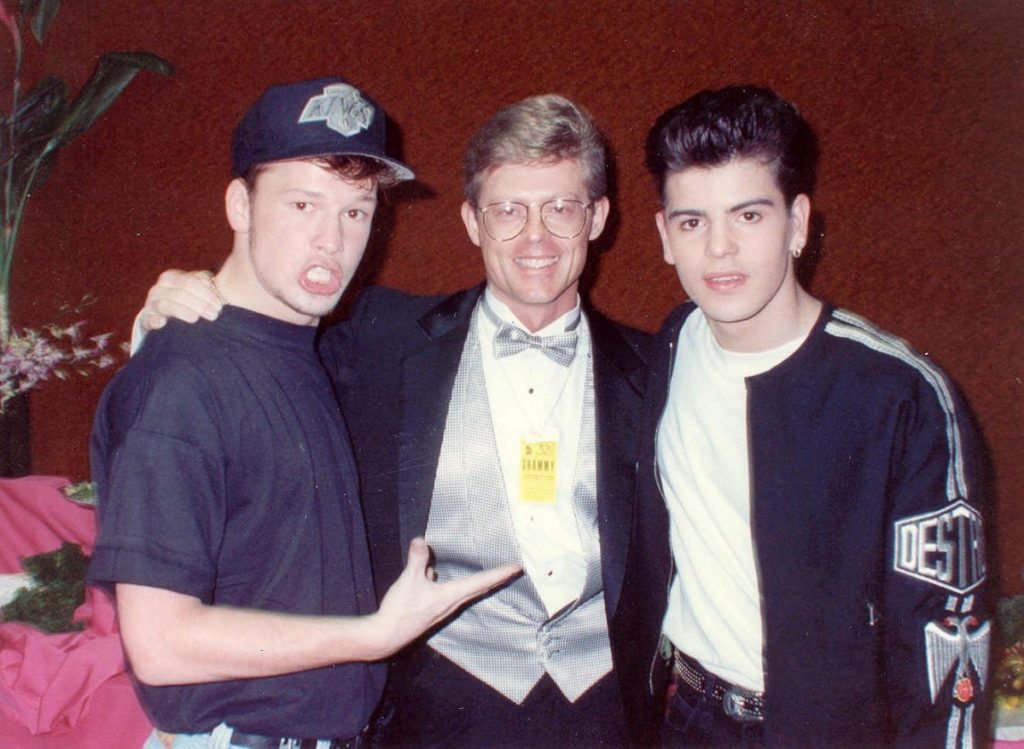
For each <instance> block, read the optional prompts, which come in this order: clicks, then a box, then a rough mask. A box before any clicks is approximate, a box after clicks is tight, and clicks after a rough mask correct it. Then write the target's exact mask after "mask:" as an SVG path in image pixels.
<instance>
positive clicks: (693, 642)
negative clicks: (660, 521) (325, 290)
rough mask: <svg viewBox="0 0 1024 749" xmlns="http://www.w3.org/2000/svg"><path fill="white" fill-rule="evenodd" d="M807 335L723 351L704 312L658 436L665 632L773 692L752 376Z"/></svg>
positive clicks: (729, 675)
mask: <svg viewBox="0 0 1024 749" xmlns="http://www.w3.org/2000/svg"><path fill="white" fill-rule="evenodd" d="M804 338H806V335H805V336H802V337H800V338H798V339H796V340H794V341H790V342H788V343H786V344H783V345H782V346H779V347H778V348H774V349H771V350H769V351H763V352H757V353H736V352H731V351H726V350H724V349H722V348H721V347H720V346H719V345H718V343H717V341H716V340H715V338H714V335H713V334H712V332H711V329H710V328H709V327H708V324H707V320H706V319H705V317H704V314H703V312H701V311H700V310H699V309H698V310H695V311H694V312H693V313H692V314H690V316H689V317H688V318H687V319H686V322H685V323H684V325H683V328H682V330H681V331H680V332H679V341H678V349H677V355H676V359H675V366H674V368H673V370H672V378H671V381H670V384H669V391H668V400H667V402H666V406H665V412H664V414H663V415H662V417H661V423H660V424H659V427H658V435H657V461H658V473H659V477H660V480H661V486H662V492H663V494H664V496H665V501H666V504H667V505H668V509H669V517H670V525H671V543H672V555H673V559H674V561H675V567H676V574H675V576H674V578H673V580H672V584H671V587H670V589H669V603H668V610H667V611H666V614H665V621H664V625H663V626H664V632H665V634H666V635H667V636H668V637H669V639H670V640H671V641H672V643H673V644H674V645H675V646H676V647H677V648H678V649H679V650H681V651H683V652H684V653H686V654H687V655H689V656H690V657H692V658H694V659H696V660H697V661H699V662H700V663H701V664H702V665H703V666H704V668H706V669H707V670H708V671H710V672H711V673H713V674H716V675H718V676H720V677H722V678H723V679H726V680H727V681H730V682H732V683H733V684H737V685H739V686H741V687H746V688H747V689H752V690H754V691H757V692H760V691H763V690H764V667H763V661H762V644H763V626H762V618H761V597H760V591H759V588H758V577H757V569H756V563H755V560H754V548H753V541H752V537H751V529H750V470H749V462H748V458H747V456H748V450H747V390H746V382H745V378H746V377H750V376H752V375H755V374H760V373H762V372H766V371H768V370H769V369H771V368H773V367H775V366H777V365H778V364H779V363H780V362H782V361H784V360H785V359H786V358H788V357H789V356H790V355H791V354H792V353H793V352H794V351H796V350H797V349H798V348H799V347H800V345H801V344H802V343H803V341H804Z"/></svg>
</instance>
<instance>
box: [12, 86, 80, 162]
mask: <svg viewBox="0 0 1024 749" xmlns="http://www.w3.org/2000/svg"><path fill="white" fill-rule="evenodd" d="M66 97H67V86H65V85H64V81H62V80H61V79H60V78H57V77H56V76H52V75H50V76H46V77H44V78H41V79H40V80H39V81H38V82H37V83H36V85H34V86H33V87H32V90H31V91H29V92H28V93H27V94H26V95H25V98H24V99H22V100H21V103H20V104H19V106H18V111H17V112H16V113H15V115H14V147H15V148H21V145H22V143H31V142H32V141H33V140H38V139H39V138H48V137H49V136H50V135H51V134H52V133H53V132H54V131H55V130H56V129H57V128H58V127H59V126H60V123H61V122H62V121H63V120H64V117H65V115H66V114H67V108H68V106H67V98H66Z"/></svg>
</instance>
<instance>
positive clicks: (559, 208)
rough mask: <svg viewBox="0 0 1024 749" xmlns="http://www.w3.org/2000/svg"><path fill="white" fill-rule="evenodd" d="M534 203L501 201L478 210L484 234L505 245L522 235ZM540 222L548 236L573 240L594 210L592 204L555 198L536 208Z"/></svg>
mask: <svg viewBox="0 0 1024 749" xmlns="http://www.w3.org/2000/svg"><path fill="white" fill-rule="evenodd" d="M535 205H538V204H537V203H530V204H528V205H527V204H526V203H518V202H516V201H513V200H504V201H501V202H499V203H489V204H487V205H485V206H484V207H483V208H478V209H477V211H478V212H479V213H480V217H481V219H482V221H483V225H484V231H486V232H487V234H488V236H490V237H491V239H494V240H497V241H498V242H507V241H509V240H510V239H515V238H516V237H518V236H519V235H520V234H522V233H523V229H525V228H526V224H527V223H528V222H529V220H530V209H531V208H532V207H533V206H535ZM539 207H540V220H541V223H542V224H544V228H545V229H547V230H548V231H549V232H550V233H551V235H552V236H555V237H559V238H560V239H573V238H574V237H577V236H579V234H580V232H582V231H583V228H584V227H585V226H586V225H587V211H588V210H590V209H591V208H593V207H594V204H593V203H584V202H583V201H580V200H570V199H567V198H555V199H554V200H548V201H545V202H543V203H541V204H540V205H539Z"/></svg>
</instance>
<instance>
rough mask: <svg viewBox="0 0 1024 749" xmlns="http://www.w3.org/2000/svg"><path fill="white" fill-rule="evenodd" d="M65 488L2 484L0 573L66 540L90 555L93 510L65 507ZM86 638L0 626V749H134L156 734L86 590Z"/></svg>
mask: <svg viewBox="0 0 1024 749" xmlns="http://www.w3.org/2000/svg"><path fill="white" fill-rule="evenodd" d="M67 484H68V481H67V480H66V479H63V478H56V477H48V476H30V477H26V478H22V479H0V572H2V573H9V572H19V571H20V569H21V566H20V560H21V558H22V557H25V556H30V555H32V554H37V553H39V552H43V551H51V550H53V549H56V548H58V547H59V546H60V545H61V543H62V542H64V541H72V542H74V543H77V544H80V545H81V546H82V549H83V551H85V553H86V554H89V553H90V552H91V551H92V546H93V543H94V540H95V537H96V518H95V513H94V511H93V510H92V509H91V508H88V507H80V506H78V505H76V504H74V503H73V502H70V501H68V500H67V499H65V498H64V496H63V495H62V494H61V493H60V491H59V489H60V488H61V487H63V486H66V485H67ZM75 619H76V620H79V621H83V622H85V623H86V628H85V630H84V631H82V632H74V633H68V634H59V635H47V634H44V633H42V632H40V631H38V630H36V629H34V628H32V627H29V626H27V625H24V624H20V623H17V622H10V623H7V624H0V747H3V749H51V748H53V749H56V748H57V747H61V748H62V749H63V748H65V747H66V748H69V749H70V747H75V749H79V748H81V749H109V748H110V747H119V748H120V747H128V748H130V747H139V746H141V745H142V743H143V741H144V740H145V737H146V736H147V735H148V734H149V732H150V731H151V730H152V727H151V725H150V723H149V720H148V719H147V718H146V716H145V714H144V713H143V711H142V708H141V707H140V706H139V703H138V701H137V699H136V698H135V693H134V691H133V690H132V686H131V683H130V681H129V679H128V675H127V674H126V673H125V670H124V659H123V657H122V653H121V642H120V637H119V636H118V633H117V624H116V622H115V619H114V609H113V606H112V605H111V602H110V600H109V598H108V597H107V596H106V595H105V594H104V593H102V592H101V591H99V590H98V589H95V588H88V589H87V591H86V600H85V603H84V604H82V606H80V607H79V608H78V610H77V611H76V612H75Z"/></svg>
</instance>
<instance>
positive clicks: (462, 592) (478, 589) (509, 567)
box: [444, 564, 523, 602]
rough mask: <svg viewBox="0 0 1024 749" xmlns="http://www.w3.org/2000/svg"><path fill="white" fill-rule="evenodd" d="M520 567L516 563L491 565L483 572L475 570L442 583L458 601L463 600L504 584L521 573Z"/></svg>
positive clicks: (476, 596)
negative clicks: (472, 572) (470, 573)
mask: <svg viewBox="0 0 1024 749" xmlns="http://www.w3.org/2000/svg"><path fill="white" fill-rule="evenodd" d="M522 572H523V569H522V567H520V566H519V565H518V564H503V565H501V566H500V567H492V568H491V569H489V570H484V571H483V572H477V573H474V574H472V575H469V576H468V577H462V578H459V579H458V580H452V581H451V582H448V583H444V586H445V587H446V588H449V589H450V590H451V592H452V594H453V595H454V596H455V597H456V598H457V599H458V600H460V601H462V602H465V601H469V600H472V599H474V598H479V597H480V596H482V595H484V594H485V593H488V592H490V591H492V590H494V589H495V588H497V587H499V586H501V585H504V584H505V583H507V582H508V581H509V580H511V579H512V578H514V577H517V576H519V575H521V574H522Z"/></svg>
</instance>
